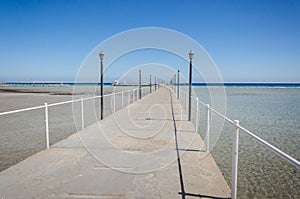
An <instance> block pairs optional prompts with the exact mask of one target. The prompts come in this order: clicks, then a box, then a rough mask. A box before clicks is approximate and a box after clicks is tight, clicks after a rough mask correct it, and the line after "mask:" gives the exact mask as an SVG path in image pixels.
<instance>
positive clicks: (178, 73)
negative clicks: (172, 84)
mask: <svg viewBox="0 0 300 199" xmlns="http://www.w3.org/2000/svg"><path fill="white" fill-rule="evenodd" d="M179 73H180V70H178V71H177V99H179Z"/></svg>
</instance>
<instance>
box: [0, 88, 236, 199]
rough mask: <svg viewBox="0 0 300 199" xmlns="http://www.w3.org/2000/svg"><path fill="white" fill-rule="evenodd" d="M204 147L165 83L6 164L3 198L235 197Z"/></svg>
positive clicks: (1, 177)
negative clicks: (59, 140) (62, 137)
mask: <svg viewBox="0 0 300 199" xmlns="http://www.w3.org/2000/svg"><path fill="white" fill-rule="evenodd" d="M50 136H51V134H50ZM203 148H204V147H203V142H202V140H201V138H200V136H199V135H198V133H195V128H194V126H193V125H192V123H191V122H188V121H187V115H186V113H185V112H184V111H183V109H182V107H181V105H180V104H179V103H178V101H177V99H176V97H175V96H174V94H172V92H171V91H170V90H169V89H168V88H166V87H162V88H160V89H159V90H157V91H155V92H154V93H152V94H150V95H148V96H145V97H144V98H143V99H141V100H139V101H137V102H135V103H133V104H131V105H129V106H127V107H125V108H124V109H122V110H120V111H118V112H116V113H115V114H113V115H110V116H108V117H106V118H104V120H102V121H100V122H98V123H95V124H93V125H91V126H88V127H87V128H85V129H84V130H82V131H80V132H78V133H76V134H74V135H72V136H70V137H69V138H67V139H66V140H63V141H61V142H59V143H57V144H55V145H53V146H51V148H50V149H49V150H44V151H42V152H39V153H37V154H35V155H33V156H31V157H29V158H27V159H26V160H24V161H22V162H20V163H18V164H16V165H14V166H12V167H10V168H9V169H7V170H5V171H3V172H1V173H0V198H3V199H8V198H14V199H16V198H22V199H24V198H101V199H118V198H126V199H132V198H139V199H144V198H149V199H156V198H167V199H175V198H183V199H184V198H230V189H229V187H228V185H227V183H226V182H225V180H224V178H223V176H222V174H221V172H220V171H219V169H218V167H217V165H216V163H215V161H214V159H213V158H212V156H211V155H210V154H206V153H205V151H203Z"/></svg>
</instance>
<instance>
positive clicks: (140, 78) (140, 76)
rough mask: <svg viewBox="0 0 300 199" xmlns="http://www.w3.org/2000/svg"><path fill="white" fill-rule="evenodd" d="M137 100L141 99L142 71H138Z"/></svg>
mask: <svg viewBox="0 0 300 199" xmlns="http://www.w3.org/2000/svg"><path fill="white" fill-rule="evenodd" d="M139 94H140V95H139V98H140V99H141V98H142V71H141V70H139Z"/></svg>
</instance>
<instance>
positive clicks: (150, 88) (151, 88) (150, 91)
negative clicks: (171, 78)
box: [150, 75, 152, 93]
mask: <svg viewBox="0 0 300 199" xmlns="http://www.w3.org/2000/svg"><path fill="white" fill-rule="evenodd" d="M150 93H152V83H151V75H150Z"/></svg>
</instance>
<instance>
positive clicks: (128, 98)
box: [0, 85, 158, 149]
mask: <svg viewBox="0 0 300 199" xmlns="http://www.w3.org/2000/svg"><path fill="white" fill-rule="evenodd" d="M157 87H158V86H157V85H153V86H152V87H151V88H150V87H149V86H143V87H142V88H141V97H144V96H146V95H148V94H149V93H151V91H154V90H156V88H157ZM100 98H101V96H99V95H97V96H91V97H86V98H84V97H81V98H80V99H73V100H69V101H63V102H58V103H52V104H47V103H45V104H44V105H41V106H35V107H30V108H24V109H18V110H12V111H6V112H2V113H0V117H4V116H6V115H11V114H16V113H20V112H26V111H32V110H37V109H44V113H45V123H44V124H45V138H46V148H47V149H49V148H50V136H49V119H50V118H49V108H51V107H55V106H60V105H64V104H73V103H80V112H81V114H80V117H81V126H80V128H81V129H84V128H85V106H84V102H85V101H87V100H93V99H94V100H96V99H100ZM103 98H104V99H105V98H110V101H111V113H114V112H116V111H117V110H120V109H122V108H123V107H125V106H127V105H129V104H131V103H133V102H135V101H137V100H139V89H138V88H135V89H132V90H126V91H120V92H113V93H111V94H106V95H103ZM118 100H119V101H118Z"/></svg>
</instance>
